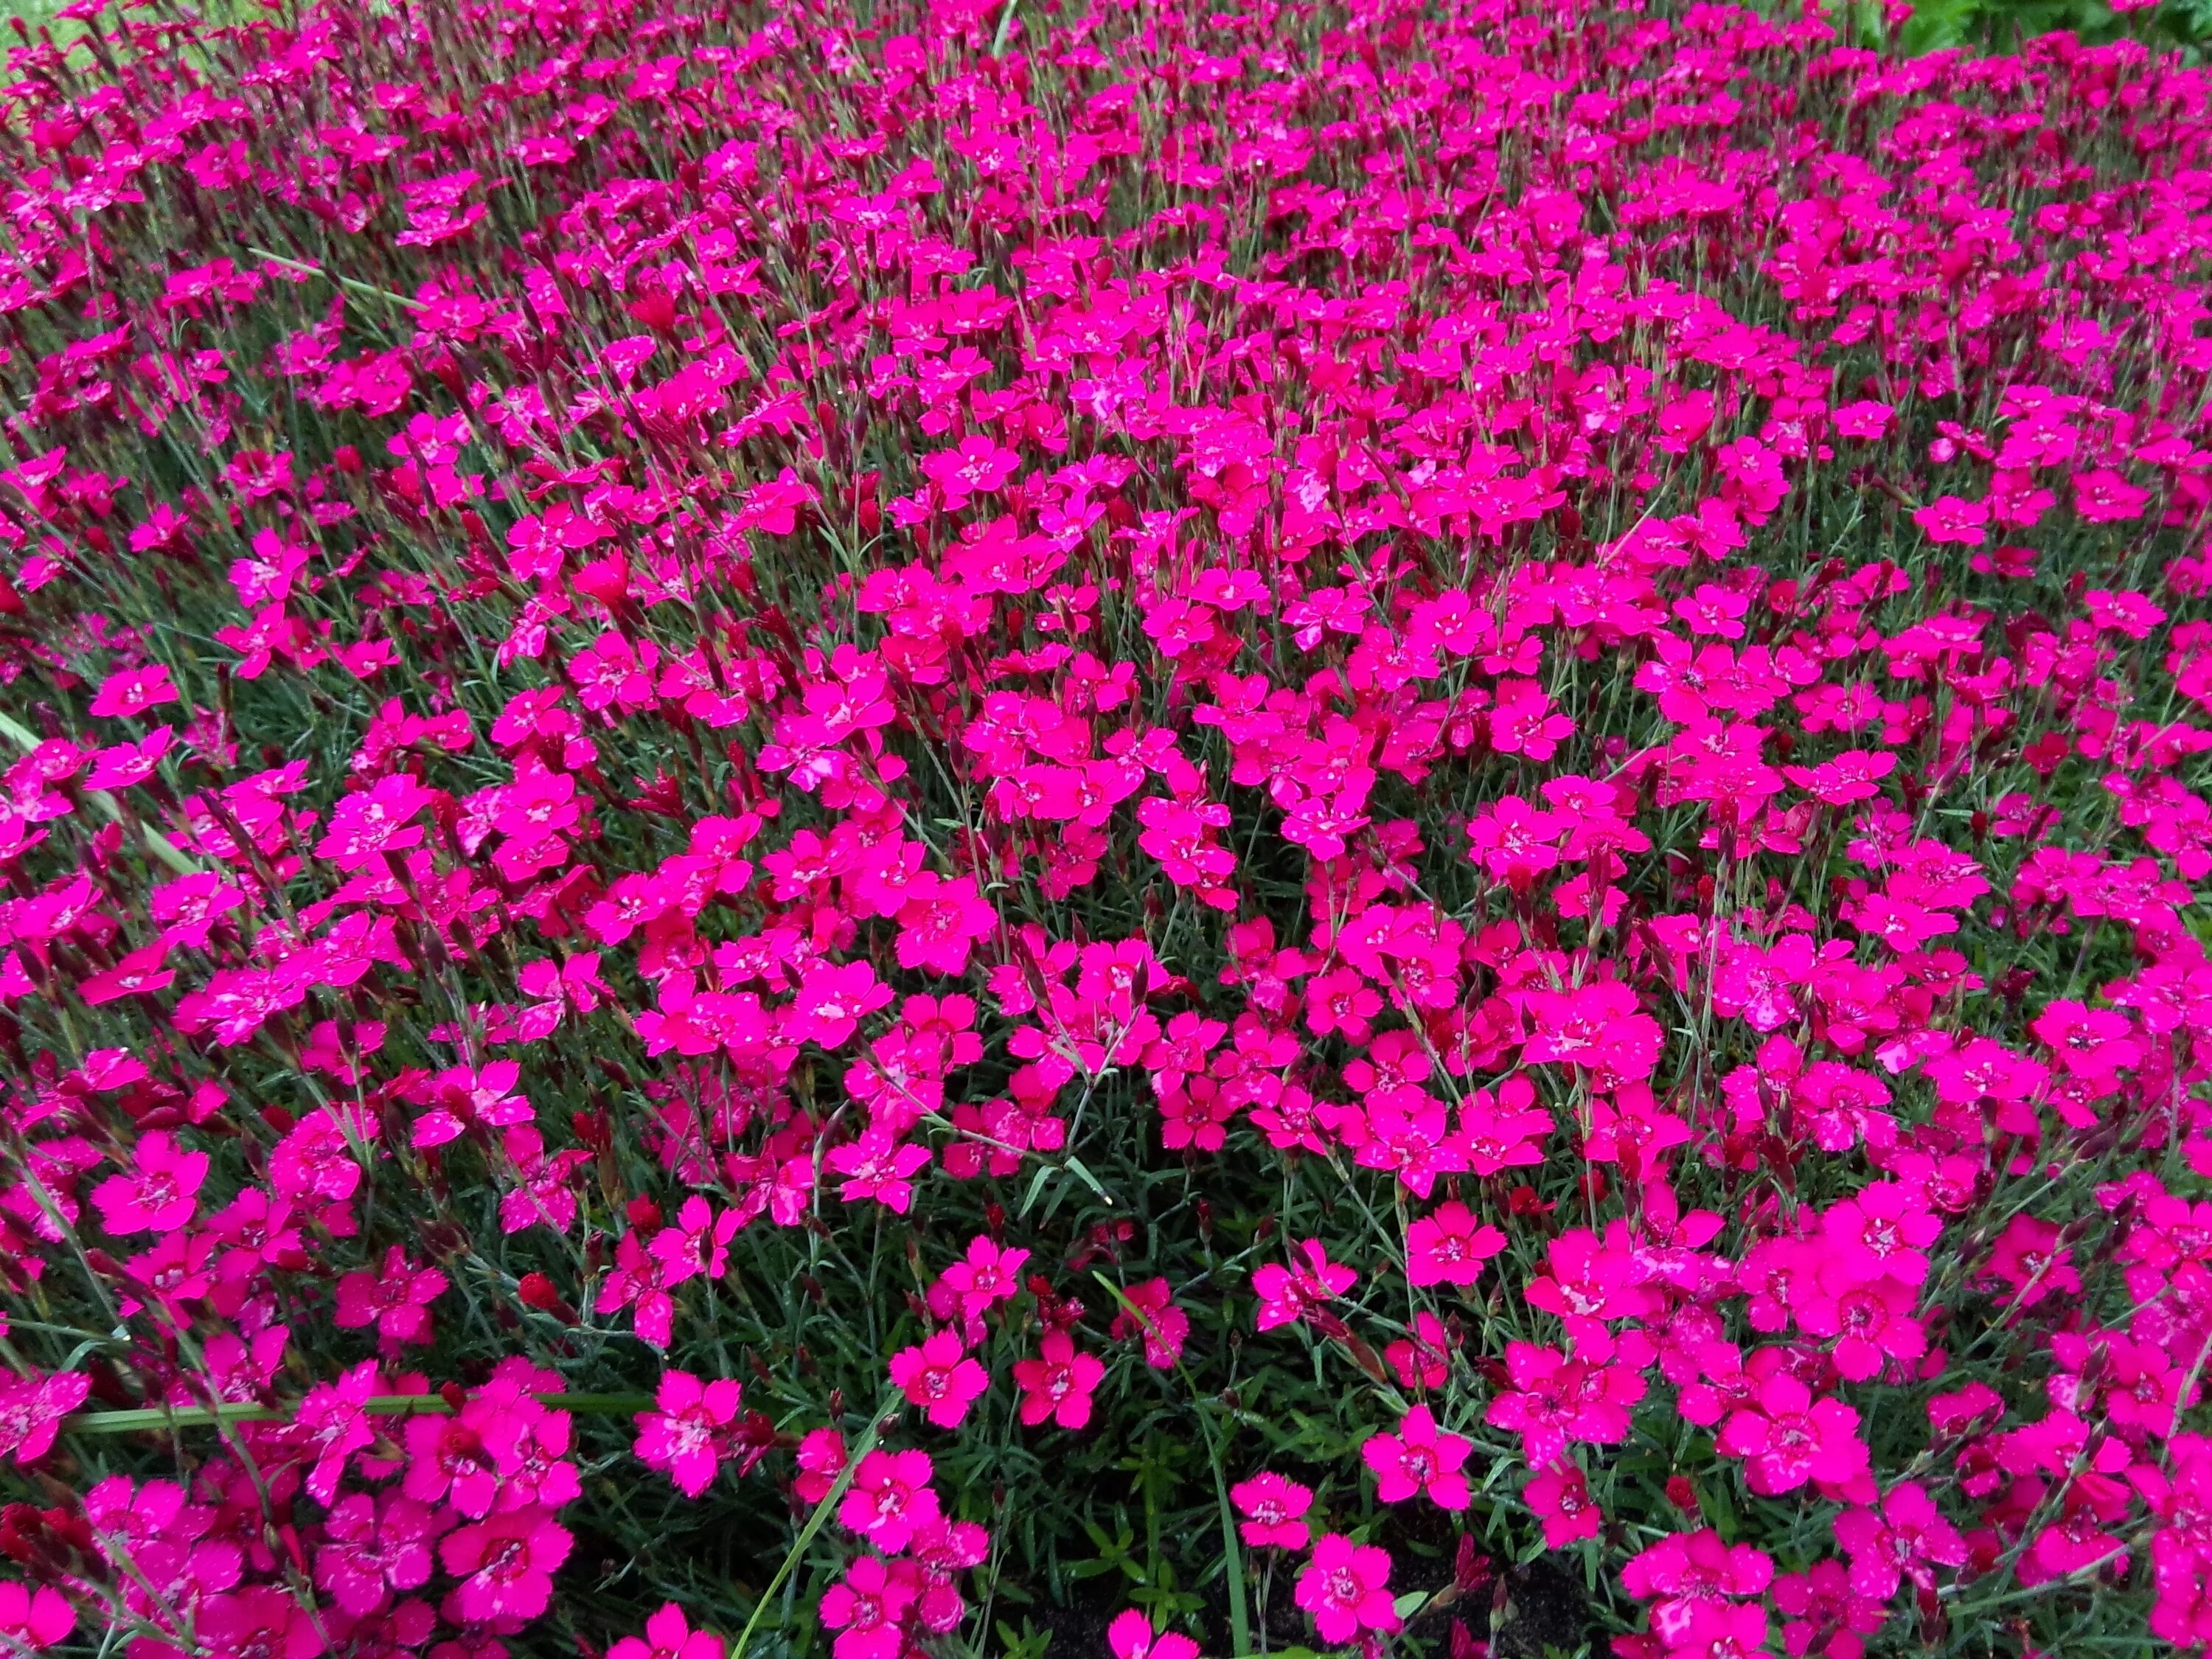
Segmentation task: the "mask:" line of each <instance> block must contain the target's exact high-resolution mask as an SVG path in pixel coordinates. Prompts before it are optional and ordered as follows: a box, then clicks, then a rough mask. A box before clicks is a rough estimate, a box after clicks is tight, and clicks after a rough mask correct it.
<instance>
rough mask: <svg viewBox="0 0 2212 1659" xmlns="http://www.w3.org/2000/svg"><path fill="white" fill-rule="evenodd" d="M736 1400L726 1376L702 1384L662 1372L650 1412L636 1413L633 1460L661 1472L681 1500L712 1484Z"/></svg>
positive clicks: (724, 1449)
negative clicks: (635, 1452) (634, 1453)
mask: <svg viewBox="0 0 2212 1659" xmlns="http://www.w3.org/2000/svg"><path fill="white" fill-rule="evenodd" d="M741 1401H742V1395H741V1392H740V1390H739V1389H738V1384H737V1383H735V1382H733V1381H732V1380H731V1379H730V1378H728V1377H717V1378H715V1379H714V1381H712V1382H702V1381H701V1380H700V1379H699V1378H698V1377H696V1376H693V1375H692V1374H691V1373H690V1372H689V1371H674V1370H671V1371H663V1372H662V1373H661V1374H660V1386H659V1389H657V1390H655V1392H654V1395H653V1406H654V1409H653V1410H652V1411H649V1412H640V1413H638V1414H637V1417H636V1419H635V1420H636V1423H637V1455H638V1456H639V1458H640V1459H641V1460H642V1461H643V1462H644V1463H645V1465H646V1466H647V1468H655V1469H664V1470H665V1471H666V1472H667V1474H668V1477H669V1479H670V1480H673V1481H674V1482H675V1483H676V1490H677V1491H678V1492H682V1493H683V1494H684V1496H685V1497H686V1498H696V1497H697V1496H698V1495H699V1494H700V1493H701V1492H704V1491H706V1490H707V1488H708V1486H711V1485H712V1484H713V1483H714V1475H715V1474H716V1472H717V1471H718V1470H720V1468H721V1466H722V1459H723V1458H724V1457H725V1456H726V1455H727V1454H728V1438H729V1431H730V1429H731V1427H732V1425H733V1424H735V1423H736V1422H737V1420H738V1407H739V1406H740V1404H741Z"/></svg>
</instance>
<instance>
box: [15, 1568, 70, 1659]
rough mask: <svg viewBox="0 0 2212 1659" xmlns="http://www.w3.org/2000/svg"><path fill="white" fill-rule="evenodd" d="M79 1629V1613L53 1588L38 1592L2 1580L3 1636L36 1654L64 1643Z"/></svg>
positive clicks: (42, 1587) (17, 1582) (41, 1587)
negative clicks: (77, 1615)
mask: <svg viewBox="0 0 2212 1659" xmlns="http://www.w3.org/2000/svg"><path fill="white" fill-rule="evenodd" d="M74 1630H76V1608H74V1607H70V1603H69V1598H68V1597H67V1596H65V1595H63V1594H62V1593H61V1592H60V1591H59V1590H58V1589H55V1588H54V1587H53V1586H52V1585H51V1584H40V1585H38V1586H36V1587H35V1588H34V1587H33V1586H32V1585H29V1584H26V1583H21V1581H20V1580H17V1579H13V1578H9V1579H5V1580H0V1636H4V1637H6V1638H8V1640H9V1642H10V1643H13V1644H19V1645H21V1646H22V1647H25V1648H28V1649H30V1650H33V1652H35V1651H37V1650H40V1649H42V1648H50V1647H52V1646H54V1645H55V1644H57V1643H58V1642H62V1641H64V1640H66V1639H67V1638H68V1637H69V1635H70V1632H72V1631H74Z"/></svg>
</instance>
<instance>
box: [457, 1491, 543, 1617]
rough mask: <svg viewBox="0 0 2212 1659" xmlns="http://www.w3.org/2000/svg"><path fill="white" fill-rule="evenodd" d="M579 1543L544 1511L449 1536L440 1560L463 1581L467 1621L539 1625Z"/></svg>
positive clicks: (496, 1519) (519, 1513)
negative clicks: (556, 1580)
mask: <svg viewBox="0 0 2212 1659" xmlns="http://www.w3.org/2000/svg"><path fill="white" fill-rule="evenodd" d="M574 1542H575V1540H574V1538H573V1537H572V1536H571V1535H570V1534H569V1532H568V1528H565V1527H563V1526H562V1525H560V1524H559V1523H558V1522H556V1521H555V1520H554V1519H553V1517H552V1516H550V1515H549V1514H547V1513H546V1512H545V1511H544V1510H535V1509H530V1510H509V1511H508V1512H507V1513H506V1514H503V1515H494V1516H490V1517H489V1518H488V1519H486V1520H483V1521H477V1522H472V1523H471V1524H470V1525H468V1526H465V1527H461V1528H457V1529H456V1530H454V1531H453V1532H451V1533H448V1534H447V1535H446V1537H445V1539H444V1541H442V1542H441V1543H440V1545H439V1546H438V1559H439V1560H440V1561H441V1563H443V1564H444V1566H445V1569H446V1571H447V1572H449V1573H451V1574H453V1577H456V1578H458V1579H459V1580H460V1581H461V1583H460V1587H459V1589H458V1590H456V1591H455V1592H454V1594H455V1595H456V1596H457V1597H458V1598H459V1607H460V1611H461V1615H462V1617H464V1618H465V1619H477V1620H494V1619H535V1618H537V1617H538V1614H539V1613H543V1612H544V1611H545V1609H546V1608H547V1607H549V1606H550V1605H551V1603H552V1600H553V1574H554V1573H555V1572H556V1571H558V1570H559V1568H560V1565H561V1564H562V1562H563V1561H565V1560H567V1559H568V1551H569V1549H570V1547H572V1546H573V1545H574Z"/></svg>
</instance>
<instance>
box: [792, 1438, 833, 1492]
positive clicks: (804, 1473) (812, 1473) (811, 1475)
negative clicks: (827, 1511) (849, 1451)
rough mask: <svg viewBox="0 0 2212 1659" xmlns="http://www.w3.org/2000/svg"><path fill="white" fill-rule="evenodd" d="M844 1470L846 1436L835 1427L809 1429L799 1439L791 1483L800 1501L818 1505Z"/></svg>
mask: <svg viewBox="0 0 2212 1659" xmlns="http://www.w3.org/2000/svg"><path fill="white" fill-rule="evenodd" d="M844 1472H845V1437H844V1436H843V1435H842V1434H840V1433H838V1432H837V1431H836V1430H835V1429H809V1430H808V1431H806V1432H805V1434H803V1435H801V1436H800V1437H799V1478H798V1479H797V1480H795V1481H793V1483H792V1484H793V1487H794V1488H795V1489H796V1490H797V1491H798V1493H799V1502H800V1503H802V1504H818V1503H820V1502H821V1501H822V1500H823V1498H827V1497H828V1496H829V1492H830V1490H831V1488H833V1487H834V1486H836V1484H837V1477H838V1476H839V1475H841V1474H843V1473H844Z"/></svg>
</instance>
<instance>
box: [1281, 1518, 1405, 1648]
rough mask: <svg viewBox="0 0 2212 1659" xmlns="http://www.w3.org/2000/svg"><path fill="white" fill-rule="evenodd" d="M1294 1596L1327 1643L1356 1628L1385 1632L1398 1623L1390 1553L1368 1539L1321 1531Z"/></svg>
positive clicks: (1343, 1640)
mask: <svg viewBox="0 0 2212 1659" xmlns="http://www.w3.org/2000/svg"><path fill="white" fill-rule="evenodd" d="M1297 1604H1298V1605H1299V1606H1300V1607H1304V1609H1305V1610H1306V1611H1307V1612H1308V1613H1310V1614H1311V1615H1312V1616H1313V1621H1314V1628H1315V1629H1316V1630H1317V1631H1319V1632H1321V1639H1322V1641H1324V1642H1327V1643H1329V1644H1332V1645H1341V1644H1345V1643H1346V1642H1350V1641H1352V1640H1353V1639H1354V1638H1356V1637H1358V1635H1359V1633H1360V1632H1362V1631H1376V1632H1382V1633H1386V1634H1387V1633H1389V1632H1392V1631H1395V1630H1396V1629H1397V1628H1398V1623H1399V1621H1398V1609H1397V1605H1396V1602H1395V1599H1394V1598H1393V1597H1392V1596H1391V1594H1390V1553H1389V1551H1388V1550H1385V1549H1383V1548H1380V1547H1377V1546H1376V1545H1373V1544H1354V1543H1353V1542H1352V1541H1351V1540H1350V1539H1349V1538H1346V1537H1345V1536H1344V1535H1343V1534H1341V1533H1334V1532H1332V1533H1329V1534H1326V1535H1324V1536H1323V1537H1322V1539H1321V1540H1320V1541H1318V1542H1317V1543H1316V1544H1315V1545H1314V1552H1313V1559H1311V1560H1310V1561H1309V1562H1307V1563H1306V1565H1305V1569H1304V1571H1302V1572H1301V1573H1299V1575H1298V1584H1297Z"/></svg>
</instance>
